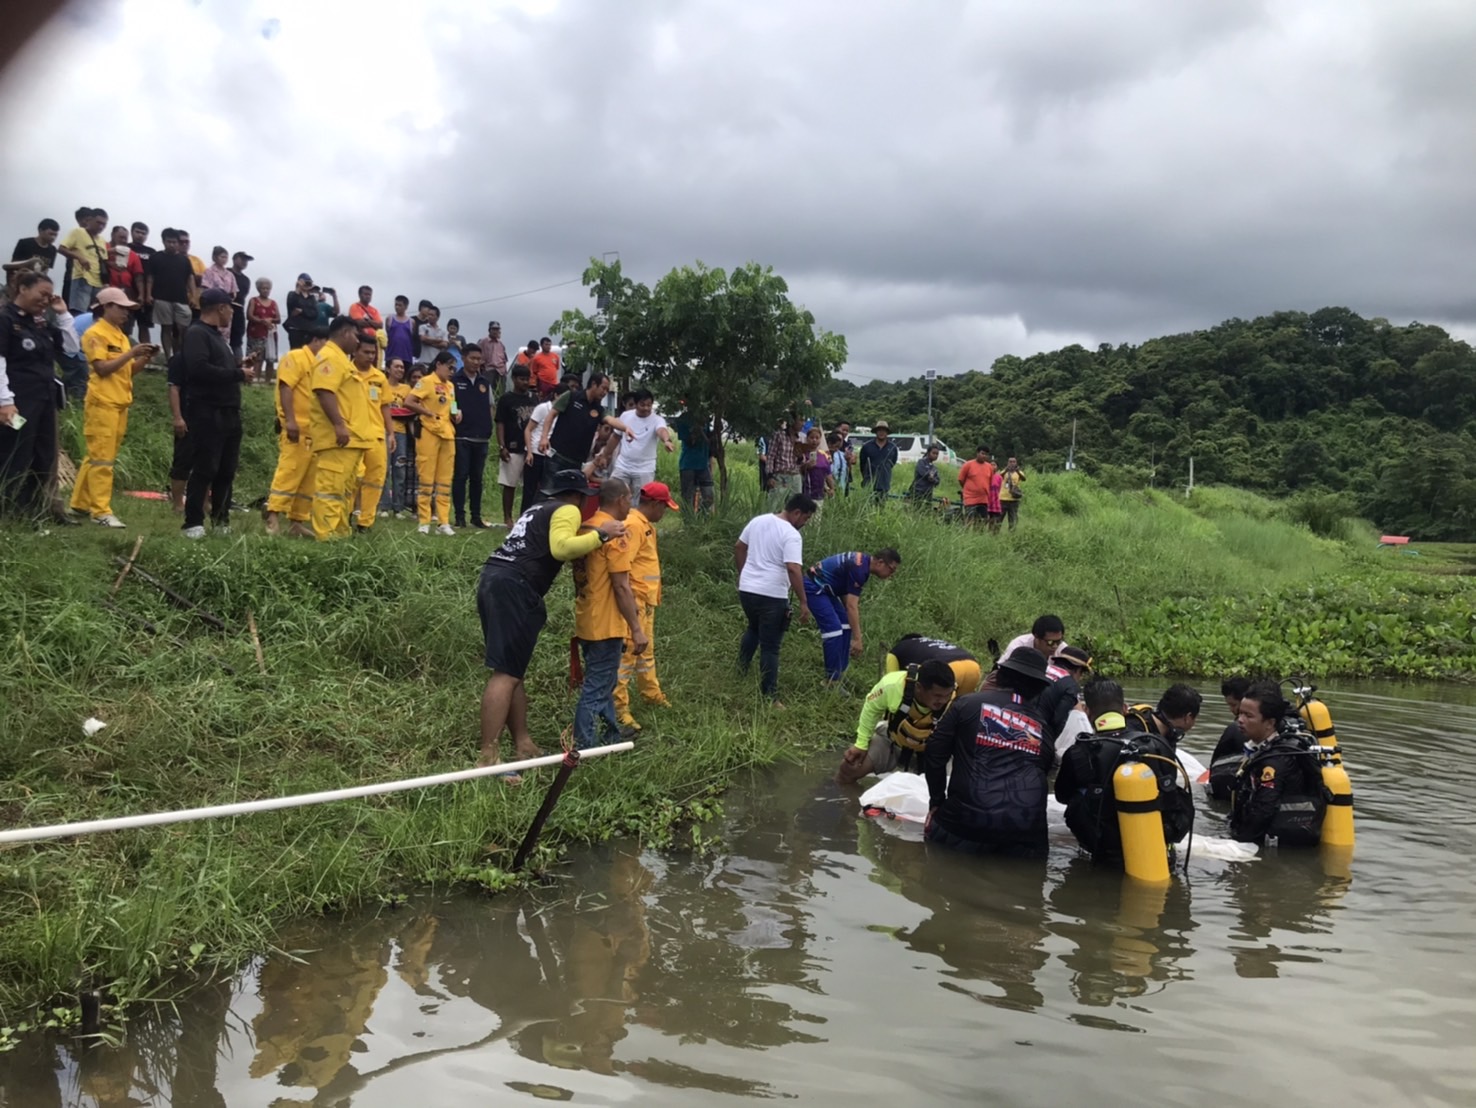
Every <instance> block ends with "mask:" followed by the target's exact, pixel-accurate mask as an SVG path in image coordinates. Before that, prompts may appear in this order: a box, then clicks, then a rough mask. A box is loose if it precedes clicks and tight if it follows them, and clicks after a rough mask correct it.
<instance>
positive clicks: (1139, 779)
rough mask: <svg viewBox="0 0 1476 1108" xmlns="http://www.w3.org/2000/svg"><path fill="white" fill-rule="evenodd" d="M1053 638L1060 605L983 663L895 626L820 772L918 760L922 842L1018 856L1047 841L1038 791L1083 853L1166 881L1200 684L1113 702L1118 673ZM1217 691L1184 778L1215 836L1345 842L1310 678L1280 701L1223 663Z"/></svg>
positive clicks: (1341, 790)
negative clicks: (1199, 765)
mask: <svg viewBox="0 0 1476 1108" xmlns="http://www.w3.org/2000/svg"><path fill="white" fill-rule="evenodd" d="M1064 639H1065V628H1064V625H1063V623H1062V621H1061V619H1060V617H1058V616H1054V615H1043V616H1041V617H1040V618H1039V619H1037V620H1036V621H1035V624H1034V626H1033V627H1032V628H1031V631H1030V632H1029V633H1028V634H1024V635H1021V636H1019V638H1017V639H1015V640H1014V641H1012V642H1011V643H1010V644H1009V646H1008V647H1006V649H1005V650H1004V652H1003V653H1002V654H1000V655H999V657H998V660H997V662H996V663H995V664H994V666H993V668H992V669H991V670H990V671H989V672H987V673H986V672H984V671H983V668H982V667H981V665H980V663H979V661H978V659H977V657H976V656H975V655H974V654H972V653H971V652H969V651H968V650H966V649H964V648H963V647H961V646H958V645H956V644H954V643H951V642H946V641H944V640H942V639H936V638H929V637H926V636H923V635H918V634H910V635H906V636H903V638H902V639H900V640H899V641H898V642H897V643H896V644H894V645H893V646H891V647H890V649H889V651H888V653H887V655H886V661H885V669H886V672H885V674H884V675H883V676H882V678H881V680H879V681H878V682H877V683H876V685H875V686H874V687H873V688H872V689H871V691H870V693H869V694H868V695H867V697H866V700H865V702H864V705H863V707H862V709H861V718H860V722H859V724H858V726H857V730H856V739H855V743H854V745H852V746H851V747H849V748H848V749H847V750H846V752H845V755H844V757H843V758H842V760H841V764H840V767H839V769H838V770H837V773H836V780H837V781H838V782H840V783H841V784H845V785H850V784H855V783H857V782H859V781H860V780H861V779H862V778H865V777H868V776H870V775H873V774H888V773H892V772H909V773H914V774H922V775H923V776H924V777H925V779H926V784H927V793H928V815H927V820H926V823H925V826H924V838H925V839H926V841H928V842H930V843H936V844H938V845H941V846H947V847H951V848H954V849H957V850H961V851H966V852H970V853H976V854H1000V855H1013V856H1023V857H1043V856H1045V854H1046V852H1047V845H1048V844H1047V802H1048V797H1049V796H1050V795H1051V794H1052V792H1053V793H1054V796H1055V798H1056V800H1057V801H1059V802H1060V803H1061V804H1062V805H1064V806H1065V810H1066V825H1067V827H1068V828H1070V830H1071V832H1072V833H1073V834H1074V835H1075V836H1076V839H1077V841H1078V843H1080V845H1081V847H1082V849H1083V850H1085V851H1086V852H1087V853H1089V854H1090V855H1091V856H1092V857H1093V859H1094V860H1096V861H1097V862H1101V863H1104V864H1107V865H1110V866H1116V867H1118V868H1122V869H1125V870H1126V872H1127V873H1128V875H1129V876H1132V877H1139V878H1142V879H1144V880H1153V881H1162V880H1167V879H1168V875H1169V872H1170V870H1169V867H1170V862H1171V855H1170V853H1169V852H1170V851H1171V850H1172V849H1173V846H1174V844H1176V843H1181V842H1184V841H1185V840H1187V839H1188V838H1189V836H1190V835H1191V833H1192V831H1193V824H1194V811H1195V808H1194V795H1193V789H1194V787H1195V784H1196V782H1195V781H1194V780H1192V779H1191V776H1190V774H1189V772H1188V771H1187V770H1186V769H1185V768H1184V766H1183V764H1182V763H1181V761H1180V758H1179V755H1178V745H1179V741H1180V740H1181V739H1182V738H1183V736H1184V735H1185V734H1186V733H1187V732H1188V731H1189V730H1190V729H1191V728H1193V727H1194V725H1195V723H1196V721H1197V720H1198V718H1199V713H1200V709H1201V707H1202V704H1203V699H1202V697H1201V696H1200V694H1199V692H1198V691H1197V690H1195V689H1194V688H1191V687H1190V686H1188V685H1183V684H1176V685H1173V686H1171V687H1169V688H1168V689H1167V690H1166V691H1165V692H1164V694H1163V696H1162V697H1161V698H1160V699H1159V701H1158V703H1157V704H1146V703H1144V704H1138V703H1128V702H1127V701H1126V699H1125V697H1124V694H1123V690H1122V686H1121V685H1120V684H1118V683H1117V682H1116V681H1112V680H1109V679H1107V678H1103V677H1096V676H1094V675H1093V673H1092V658H1091V655H1090V654H1089V653H1088V652H1087V651H1086V650H1083V649H1082V648H1081V647H1079V646H1071V645H1068V644H1067V643H1066V642H1065V641H1064ZM990 647H991V654H994V653H995V651H996V648H995V644H993V643H991V644H990ZM1220 691H1221V694H1222V695H1223V697H1224V699H1225V704H1226V706H1227V707H1228V708H1229V709H1230V712H1231V715H1232V716H1233V717H1234V722H1232V723H1231V724H1230V725H1229V726H1228V727H1227V728H1226V729H1225V731H1224V734H1223V735H1222V736H1221V738H1220V741H1219V743H1218V744H1217V745H1216V747H1215V751H1214V754H1213V756H1212V758H1211V760H1210V764H1209V767H1208V772H1207V773H1206V774H1203V775H1202V776H1201V777H1200V780H1199V782H1198V783H1201V784H1203V785H1204V786H1205V788H1206V789H1207V791H1208V793H1209V795H1210V796H1211V797H1213V798H1215V799H1217V800H1228V801H1229V805H1230V807H1229V815H1228V821H1227V826H1228V831H1229V835H1230V837H1231V838H1232V839H1234V840H1235V841H1237V842H1242V843H1254V844H1256V845H1257V846H1258V847H1264V846H1265V845H1266V844H1267V842H1268V841H1271V842H1274V843H1275V844H1276V845H1277V846H1278V847H1283V848H1284V847H1308V846H1318V845H1325V846H1332V847H1340V848H1351V847H1352V845H1353V807H1352V803H1353V793H1352V787H1351V785H1350V783H1349V780H1348V775H1347V773H1346V771H1345V770H1344V769H1343V766H1342V757H1341V753H1340V751H1339V748H1338V745H1337V737H1336V735H1335V734H1334V731H1333V726H1332V720H1331V717H1330V715H1329V713H1328V710H1327V707H1326V706H1325V705H1324V704H1323V703H1322V702H1321V701H1320V700H1318V699H1316V697H1315V696H1314V695H1313V693H1314V692H1315V690H1313V689H1311V688H1309V687H1295V688H1293V689H1292V699H1290V700H1289V699H1288V698H1287V696H1286V695H1285V693H1284V692H1283V686H1282V685H1281V684H1280V683H1278V682H1277V681H1274V680H1270V679H1249V678H1244V677H1230V678H1227V679H1225V680H1224V681H1223V682H1222V683H1221V687H1220ZM1076 713H1084V714H1085V719H1084V720H1083V719H1082V717H1081V716H1080V715H1077V714H1076ZM1058 767H1059V768H1058ZM1053 769H1055V770H1056V775H1055V780H1054V786H1052V784H1051V772H1052V770H1053Z"/></svg>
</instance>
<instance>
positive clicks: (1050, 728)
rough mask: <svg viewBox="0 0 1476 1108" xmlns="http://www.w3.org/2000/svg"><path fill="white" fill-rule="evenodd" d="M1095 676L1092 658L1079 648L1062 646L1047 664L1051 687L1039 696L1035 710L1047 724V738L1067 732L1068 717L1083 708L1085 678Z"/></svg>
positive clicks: (1054, 737)
mask: <svg viewBox="0 0 1476 1108" xmlns="http://www.w3.org/2000/svg"><path fill="white" fill-rule="evenodd" d="M1091 672H1092V656H1091V655H1090V654H1088V653H1087V652H1086V651H1085V650H1083V649H1082V648H1081V647H1079V646H1063V647H1061V648H1060V649H1059V650H1057V651H1056V653H1055V654H1054V655H1053V656H1052V657H1051V660H1050V661H1049V662H1048V663H1047V664H1046V676H1048V677H1049V678H1050V679H1051V683H1050V686H1049V687H1048V688H1047V689H1046V691H1045V692H1043V693H1041V694H1040V700H1039V701H1038V702H1037V704H1036V707H1038V708H1039V709H1040V714H1041V716H1042V717H1044V719H1045V722H1046V736H1047V737H1048V738H1049V739H1050V740H1051V741H1052V742H1055V741H1056V737H1057V736H1058V735H1060V734H1061V732H1062V731H1063V730H1065V728H1066V720H1067V717H1068V716H1070V715H1071V712H1072V710H1073V709H1075V708H1077V707H1079V706H1080V704H1081V684H1080V682H1081V681H1082V680H1084V679H1085V678H1084V675H1086V674H1090V673H1091Z"/></svg>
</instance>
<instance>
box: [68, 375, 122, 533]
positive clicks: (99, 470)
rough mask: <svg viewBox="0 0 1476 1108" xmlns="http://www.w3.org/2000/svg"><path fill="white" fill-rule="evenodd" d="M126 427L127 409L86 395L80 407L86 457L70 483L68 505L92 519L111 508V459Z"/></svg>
mask: <svg viewBox="0 0 1476 1108" xmlns="http://www.w3.org/2000/svg"><path fill="white" fill-rule="evenodd" d="M127 430H128V409H127V408H120V407H118V406H117V405H116V404H105V403H103V402H102V401H93V400H91V399H89V400H88V401H87V402H86V404H85V405H84V406H83V409H82V436H83V438H85V439H86V440H87V458H86V459H85V460H84V461H83V462H82V468H81V469H79V470H77V483H76V484H75V485H73V486H72V507H73V508H74V509H75V510H76V511H79V512H86V513H87V514H88V515H90V516H91V517H92V518H93V519H100V518H102V517H103V516H105V515H111V514H112V511H113V463H114V462H116V461H117V460H118V448H119V447H120V446H122V445H123V433H124V432H125V431H127Z"/></svg>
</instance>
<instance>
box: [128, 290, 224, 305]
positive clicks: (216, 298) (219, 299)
mask: <svg viewBox="0 0 1476 1108" xmlns="http://www.w3.org/2000/svg"><path fill="white" fill-rule="evenodd" d="M103 291H104V292H106V291H107V290H106V289H104V290H103ZM230 302H231V294H230V293H228V292H226V291H225V289H206V290H205V291H204V292H202V293H201V294H200V307H202V308H218V307H220V306H221V305H222V304H229V303H230Z"/></svg>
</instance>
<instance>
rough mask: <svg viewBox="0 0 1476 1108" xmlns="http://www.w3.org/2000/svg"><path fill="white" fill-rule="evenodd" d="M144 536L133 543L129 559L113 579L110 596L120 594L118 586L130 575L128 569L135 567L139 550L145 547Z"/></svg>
mask: <svg viewBox="0 0 1476 1108" xmlns="http://www.w3.org/2000/svg"><path fill="white" fill-rule="evenodd" d="M143 544H144V537H143V536H142V535H140V536H139V537H138V541H137V542H136V543H134V544H133V553H131V554H129V555H128V561H126V562H124V563H123V568H122V569H120V570H119V571H118V576H117V577H115V578H114V579H113V587H112V588H111V589H109V590H108V595H109V596H117V595H118V586H119V585H121V584H122V583H123V578H125V577H127V576H128V571H129V570H130V569H132V568H133V563H134V562H135V561H137V560H138V552H139V551H140V550H142V549H143Z"/></svg>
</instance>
